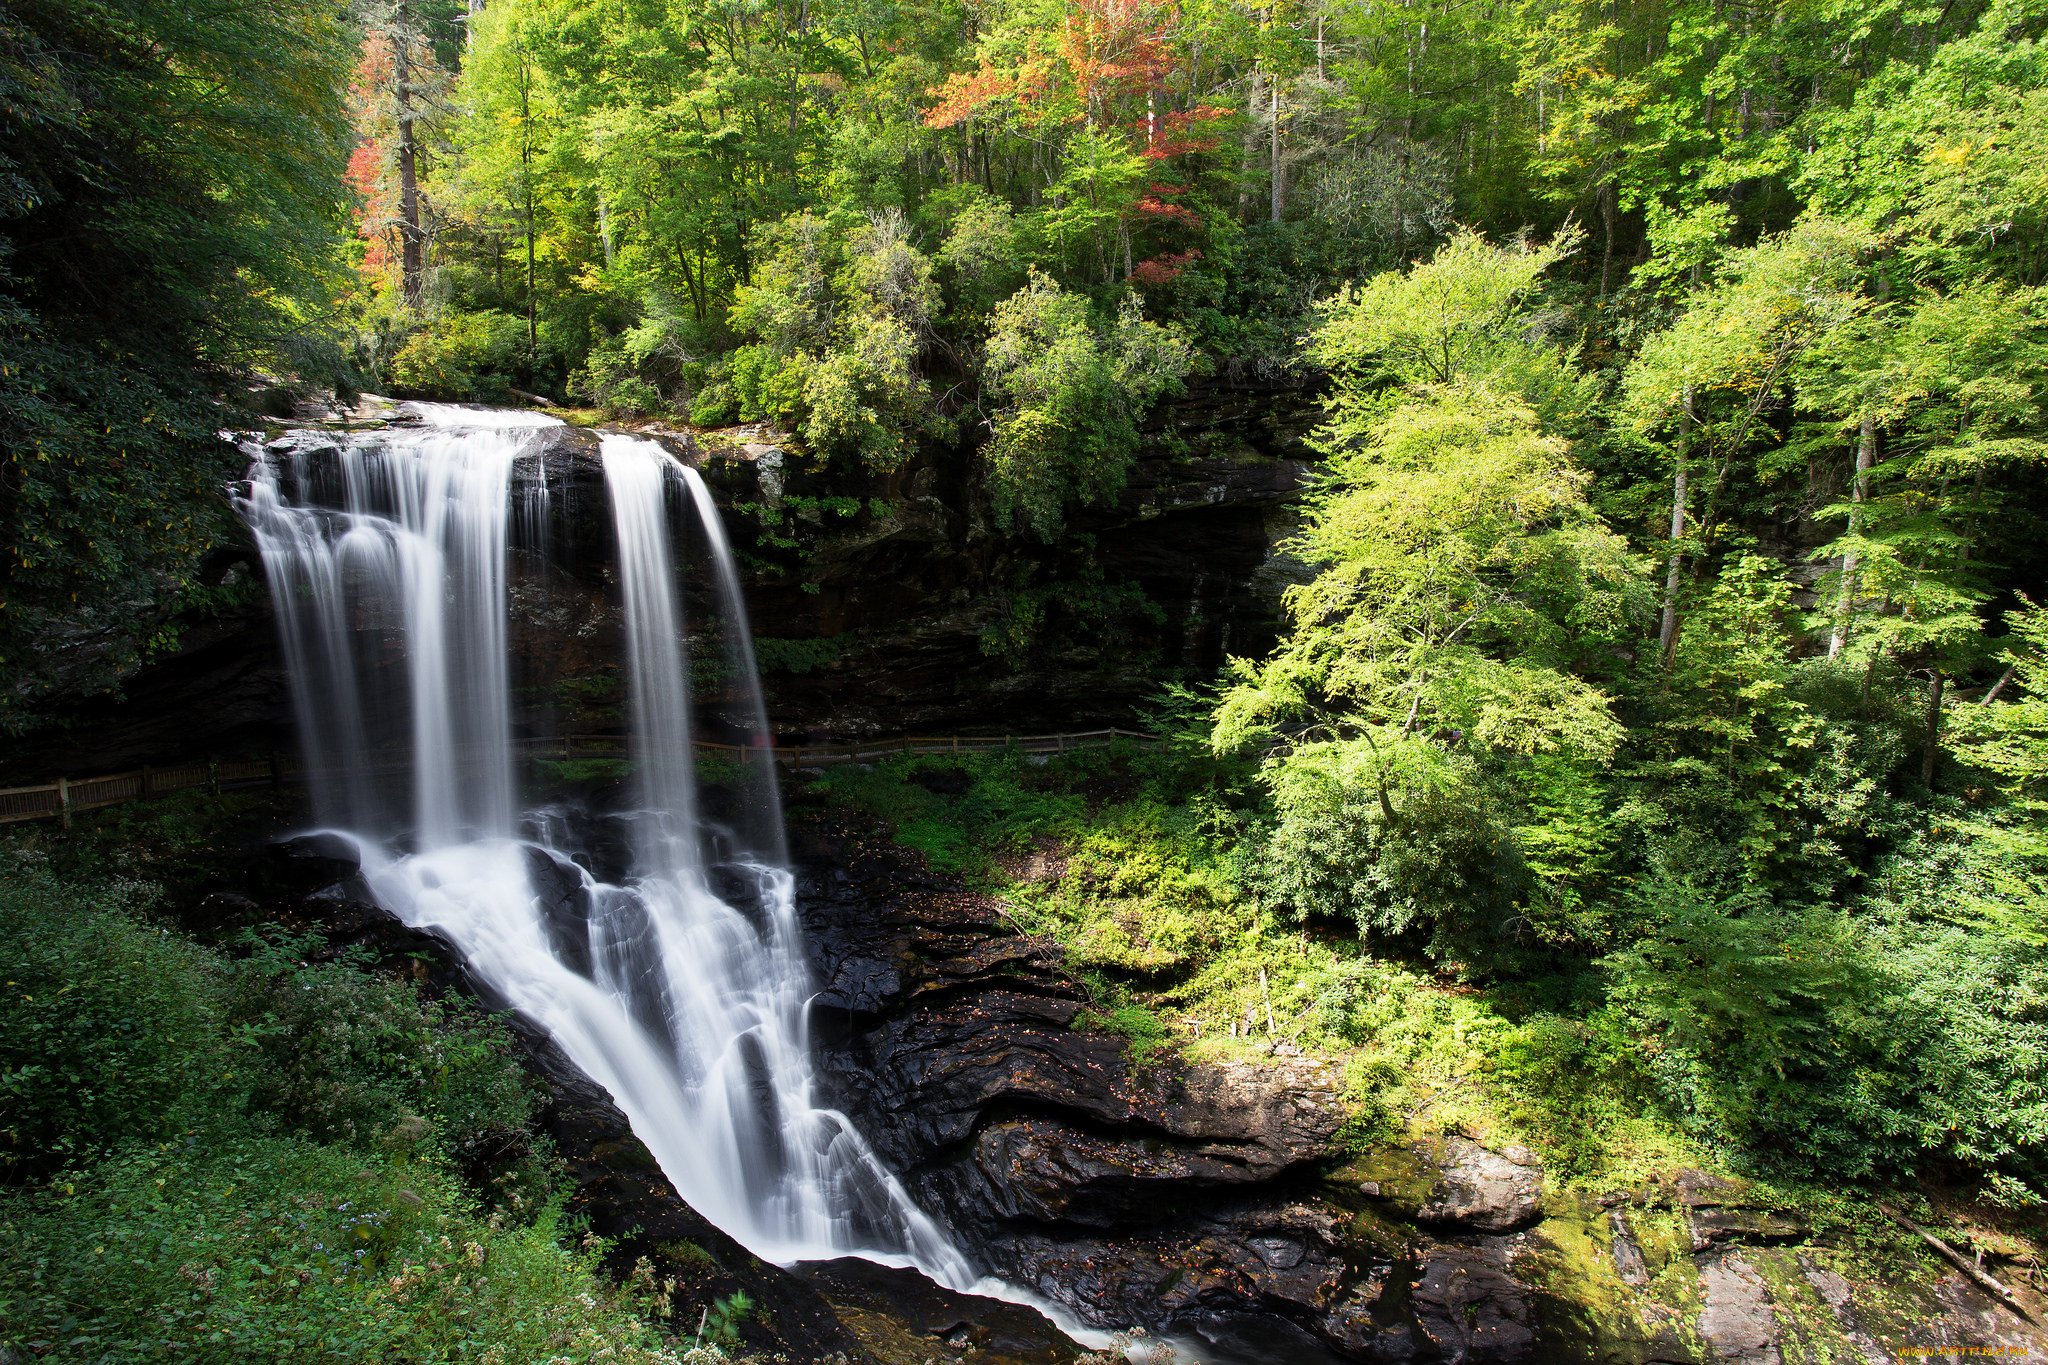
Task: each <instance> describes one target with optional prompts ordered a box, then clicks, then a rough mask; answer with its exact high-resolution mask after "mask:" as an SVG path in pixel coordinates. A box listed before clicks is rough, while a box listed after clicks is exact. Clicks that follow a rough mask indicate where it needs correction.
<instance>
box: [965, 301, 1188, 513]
mask: <svg viewBox="0 0 2048 1365" xmlns="http://www.w3.org/2000/svg"><path fill="white" fill-rule="evenodd" d="M1192 363H1193V357H1192V355H1191V354H1190V352H1189V350H1188V347H1187V344H1186V343H1185V342H1183V341H1182V340H1181V339H1180V338H1179V337H1178V336H1176V335H1174V334H1173V333H1172V332H1170V331H1168V330H1167V329H1165V328H1163V327H1161V326H1159V325H1158V324H1156V323H1151V322H1147V321H1145V320H1144V318H1143V316H1142V315H1141V314H1140V312H1139V306H1138V303H1137V301H1136V300H1135V299H1131V298H1128V297H1126V301H1125V303H1124V304H1123V306H1122V307H1121V308H1120V309H1119V311H1118V313H1117V316H1116V320H1115V321H1114V322H1113V323H1110V324H1109V325H1108V326H1106V327H1099V326H1098V325H1097V324H1096V322H1095V321H1094V319H1093V317H1092V316H1091V312H1090V309H1089V307H1088V300H1087V298H1086V297H1084V296H1082V295H1080V294H1074V293H1068V292H1066V291H1064V290H1062V289H1061V288H1060V287H1059V285H1058V284H1057V283H1055V282H1054V281H1053V280H1052V279H1051V278H1050V277H1049V276H1046V275H1044V274H1041V273H1039V272H1038V271H1036V270H1034V271H1033V272H1032V273H1031V278H1030V281H1029V282H1028V283H1027V284H1026V285H1025V286H1024V287H1023V288H1022V289H1019V290H1018V291H1017V292H1016V293H1015V294H1012V295H1011V296H1010V297H1009V298H1008V299H1006V300H1005V301H1004V302H1002V303H1001V304H999V305H997V307H996V310H995V313H994V315H993V317H992V318H991V319H990V324H989V335H988V347H987V351H986V354H985V358H984V362H983V381H984V382H985V383H986V385H987V386H988V391H989V395H990V397H991V398H992V399H993V400H994V403H995V405H996V412H995V416H994V417H993V419H991V422H990V428H991V430H992V432H993V435H992V436H991V438H990V440H989V443H988V445H987V447H986V448H985V449H984V451H983V458H984V459H985V460H986V462H987V465H988V472H989V486H990V493H991V496H992V499H993V501H994V503H995V509H996V516H997V517H998V519H1000V520H1001V521H1003V522H1004V523H1005V524H1013V523H1016V522H1022V523H1024V524H1025V525H1028V526H1030V527H1031V529H1032V530H1033V531H1035V532H1037V534H1038V535H1039V537H1040V538H1041V539H1044V540H1052V539H1053V538H1054V537H1056V536H1057V535H1058V534H1059V530H1060V526H1061V524H1062V522H1063V521H1064V519H1065V514H1066V508H1067V506H1068V504H1069V503H1071V502H1075V501H1079V502H1082V503H1093V502H1101V501H1104V500H1106V499H1108V498H1112V497H1114V496H1116V494H1117V493H1118V492H1119V491H1121V490H1122V488H1123V486H1124V478H1125V475H1126V474H1127V473H1128V471H1129V469H1130V465H1131V461H1132V460H1133V459H1134V458H1135V457H1136V455H1137V451H1138V421H1139V419H1140V418H1141V417H1143V416H1144V413H1145V410H1146V409H1147V408H1148V407H1150V406H1151V405H1152V403H1153V402H1154V401H1156V400H1157V399H1159V398H1160V397H1162V396H1163V395H1166V394H1169V393H1172V392H1175V391H1177V390H1178V389H1179V387H1180V382H1181V380H1182V379H1183V378H1185V377H1186V375H1187V373H1188V371H1189V369H1190V367H1191V365H1192Z"/></svg>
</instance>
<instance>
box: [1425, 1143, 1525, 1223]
mask: <svg viewBox="0 0 2048 1365" xmlns="http://www.w3.org/2000/svg"><path fill="white" fill-rule="evenodd" d="M1428 1155H1429V1156H1432V1157H1434V1158H1435V1164H1436V1165H1437V1167H1438V1168H1439V1169H1440V1170H1441V1171H1442V1172H1443V1175H1442V1178H1441V1179H1440V1180H1439V1181H1438V1183H1437V1185H1436V1187H1435V1188H1433V1189H1432V1190H1431V1191H1430V1193H1429V1198H1428V1200H1427V1201H1426V1202H1425V1203H1424V1204H1423V1205H1422V1206H1421V1208H1419V1209H1418V1210H1416V1217H1417V1219H1419V1220H1420V1221H1421V1222H1424V1223H1428V1224H1432V1225H1435V1226H1439V1227H1452V1228H1469V1229H1470V1230H1472V1231H1474V1232H1512V1231H1513V1230H1515V1229H1516V1228H1519V1227H1526V1226H1528V1225H1529V1224H1530V1223H1533V1222H1535V1221H1536V1220H1537V1219H1538V1218H1540V1217H1542V1216H1543V1169H1542V1166H1541V1164H1540V1163H1538V1161H1537V1160H1536V1157H1535V1155H1534V1154H1533V1153H1531V1152H1530V1151H1529V1149H1528V1148H1526V1147H1507V1148H1504V1149H1502V1150H1501V1151H1498V1152H1494V1151H1489V1150H1488V1149H1486V1148H1485V1147H1482V1146H1480V1145H1479V1144H1478V1143H1476V1142H1474V1141H1472V1140H1471V1139H1470V1138H1465V1137H1457V1136H1450V1137H1447V1138H1445V1139H1443V1140H1442V1142H1441V1143H1440V1144H1439V1145H1437V1146H1436V1148H1435V1150H1434V1151H1431V1152H1429V1153H1428Z"/></svg>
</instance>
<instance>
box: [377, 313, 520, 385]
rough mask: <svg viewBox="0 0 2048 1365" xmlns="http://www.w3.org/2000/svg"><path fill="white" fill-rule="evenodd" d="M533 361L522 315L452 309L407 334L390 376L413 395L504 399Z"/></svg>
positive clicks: (393, 363) (391, 366) (396, 383)
mask: <svg viewBox="0 0 2048 1365" xmlns="http://www.w3.org/2000/svg"><path fill="white" fill-rule="evenodd" d="M530 362H531V358H530V357H528V356H527V355H526V324H525V322H524V321H522V320H521V319H519V318H515V317H513V316H512V315H511V314H509V313H500V312H497V311H495V310H490V311H485V312H480V313H462V312H455V311H453V310H451V311H449V312H445V313H443V314H441V315H440V316H439V317H437V318H435V319H433V320H432V321H431V322H430V323H428V324H427V326H426V327H424V328H422V329H421V330H419V331H417V332H414V333H413V334H412V335H411V336H409V337H407V338H406V340H405V344H404V345H402V346H400V347H399V348H398V352H397V354H395V355H393V356H392V357H391V364H390V366H389V368H388V370H387V371H386V377H387V378H388V379H389V380H390V383H391V386H392V389H393V391H394V392H397V393H399V394H401V395H404V396H406V397H410V398H438V399H445V400H451V401H464V400H468V401H476V402H493V401H503V400H504V399H506V398H509V397H510V396H511V392H512V378H513V376H514V375H515V374H516V373H518V372H519V371H520V369H521V368H522V367H523V366H524V367H530Z"/></svg>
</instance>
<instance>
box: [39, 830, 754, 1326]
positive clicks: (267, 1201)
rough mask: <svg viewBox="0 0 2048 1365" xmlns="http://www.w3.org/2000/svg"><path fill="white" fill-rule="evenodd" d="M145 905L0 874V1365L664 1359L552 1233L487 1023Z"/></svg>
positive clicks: (303, 950) (293, 947)
mask: <svg viewBox="0 0 2048 1365" xmlns="http://www.w3.org/2000/svg"><path fill="white" fill-rule="evenodd" d="M157 814H158V815H159V816H160V817H161V816H162V815H163V814H164V812H158V813H157ZM198 842H200V843H203V842H204V840H203V839H201V840H199V841H198ZM16 851H17V852H19V851H21V850H19V849H17V850H16ZM32 861H33V860H32ZM42 861H48V860H47V859H45V860H42ZM153 896H154V892H153V889H152V888H151V887H149V886H148V885H146V884H142V883H138V882H134V881H123V880H101V881H99V882H97V883H80V882H75V881H61V880H59V879H58V878H56V877H55V876H53V875H51V873H50V872H49V871H48V870H47V869H46V868H44V867H40V866H22V865H21V864H20V863H19V861H17V866H16V867H15V869H13V870H11V871H9V872H6V873H4V874H0V981H4V983H5V985H4V994H0V1358H7V1359H12V1358H16V1356H17V1355H21V1356H23V1357H27V1356H32V1357H33V1358H35V1359H38V1360H50V1361H79V1362H84V1361H91V1362H96V1363H97V1362H106V1363H112V1362H123V1363H125V1362H131V1361H133V1362H142V1361H180V1362H185V1361H192V1362H223V1363H224V1362H229V1361H233V1362H245V1361H277V1362H285V1361H291V1362H312V1361H363V1362H369V1361H376V1362H387V1361H388V1362H413V1361H418V1362H426V1361H448V1360H457V1359H466V1360H476V1361H489V1362H494V1365H515V1363H516V1362H533V1365H541V1362H555V1363H556V1365H565V1363H568V1362H576V1363H580V1362H585V1361H599V1360H603V1361H619V1362H644V1363H645V1365H661V1363H662V1362H675V1361H678V1360H679V1359H683V1358H685V1353H684V1351H683V1348H682V1346H681V1345H679V1344H677V1343H676V1342H674V1341H673V1340H672V1339H670V1338H668V1337H667V1336H666V1335H665V1333H664V1331H663V1330H662V1329H661V1328H659V1327H658V1326H657V1325H656V1320H657V1319H658V1318H659V1317H660V1316H661V1315H663V1314H665V1313H667V1312H668V1311H669V1309H670V1307H671V1305H670V1303H669V1302H668V1293H669V1290H670V1288H671V1285H668V1284H663V1283H658V1282H656V1280H655V1279H654V1277H653V1274H652V1272H651V1270H648V1269H646V1268H645V1263H643V1268H642V1269H641V1270H640V1271H639V1272H637V1273H636V1274H635V1275H633V1276H631V1277H629V1278H628V1280H627V1282H626V1283H624V1284H616V1285H615V1284H611V1283H608V1282H607V1281H606V1280H605V1279H604V1278H603V1277H601V1276H600V1275H598V1274H597V1273H596V1269H597V1264H598V1261H599V1259H600V1258H601V1257H602V1255H603V1254H604V1252H605V1251H606V1249H607V1247H606V1244H605V1243H603V1242H601V1241H599V1240H598V1239H595V1238H592V1237H589V1236H585V1235H580V1229H578V1228H577V1227H575V1226H574V1225H573V1224H572V1223H571V1221H570V1220H569V1219H567V1218H566V1217H565V1214H564V1203H563V1201H564V1198H565V1196H566V1193H567V1191H566V1190H565V1189H564V1188H563V1186H562V1184H561V1181H560V1177H559V1174H558V1169H557V1166H558V1163H557V1162H556V1161H555V1160H554V1157H553V1153H552V1150H551V1149H550V1147H549V1144H548V1142H547V1140H546V1138H545V1136H544V1135H543V1134H541V1133H540V1132H539V1131H538V1129H537V1128H536V1127H535V1123H534V1115H535V1109H536V1097H535V1096H534V1095H533V1094H532V1093H531V1092H530V1090H529V1086H528V1083H527V1081H526V1080H525V1078H524V1073H523V1071H522V1070H521V1068H520V1066H519V1065H518V1062H517V1059H516V1056H515V1053H514V1050H513V1045H512V1041H511V1038H510V1035H509V1034H508V1033H507V1031H506V1030H505V1027H504V1025H503V1023H502V1022H501V1021H500V1020H498V1019H496V1018H493V1017H491V1016H488V1015H485V1014H483V1013H481V1012H479V1011H478V1010H476V1009H475V1008H474V1007H471V1006H469V1005H467V1004H465V1003H463V1002H460V1001H454V1000H451V1001H446V1002H442V1001H434V1000H429V999H427V998H425V997H423V996H422V995H420V994H419V993H418V991H416V990H415V989H414V988H413V987H412V986H411V985H409V984H407V983H403V982H400V981H397V980H394V979H390V978H387V977H382V976H378V975H373V974H371V973H369V972H367V971H365V970H362V969H360V968H359V967H358V966H357V965H355V964H353V963H350V962H346V961H343V962H325V963H321V962H316V961H313V960H311V958H310V955H309V954H310V950H311V949H313V948H314V947H315V946H316V945H315V942H314V941H313V940H310V939H308V940H295V939H292V938H289V937H278V936H271V937H263V936H259V935H253V934H251V935H245V936H244V938H243V939H242V941H241V942H240V943H239V944H237V945H235V946H234V948H233V949H232V950H230V951H213V950H210V949H207V948H204V947H201V946H200V945H198V944H196V943H194V942H192V941H191V940H189V939H188V938H186V937H185V936H184V935H182V934H180V933H178V932H176V931H175V930H173V929H171V928H169V927H167V926H166V925H163V924H160V923H157V922H154V921H153V920H152V919H151V918H150V910H149V907H150V904H151V902H152V899H153ZM690 1358H692V1359H696V1360H700V1361H710V1360H713V1359H718V1358H722V1357H720V1356H718V1355H717V1354H716V1353H715V1352H712V1351H704V1352H699V1353H697V1354H696V1355H695V1356H694V1357H690Z"/></svg>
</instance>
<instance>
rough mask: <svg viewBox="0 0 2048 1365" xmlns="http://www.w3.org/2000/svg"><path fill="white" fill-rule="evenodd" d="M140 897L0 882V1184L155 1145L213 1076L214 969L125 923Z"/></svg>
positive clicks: (218, 1051) (138, 891)
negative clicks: (134, 1145) (123, 1148)
mask: <svg viewBox="0 0 2048 1365" xmlns="http://www.w3.org/2000/svg"><path fill="white" fill-rule="evenodd" d="M147 895H148V889H147V888H145V887H141V886H139V885H136V884H134V883H118V882H117V883H114V884H112V885H111V886H108V887H106V888H103V889H101V890H98V891H96V892H91V893H84V892H79V891H76V890H74V889H72V888H68V887H65V886H63V885H61V884H59V883H58V882H56V881H55V880H54V879H52V878H50V877H48V876H47V875H40V874H30V875H25V876H24V875H18V876H15V877H9V878H0V983H4V984H0V991H4V994H0V1178H4V1179H6V1180H8V1181H10V1182H13V1181H24V1180H34V1179H40V1178H43V1177H47V1176H48V1175H50V1174H51V1173H52V1172H53V1171H56V1170H57V1169H59V1168H61V1167H63V1166H65V1165H66V1164H68V1163H73V1162H77V1161H81V1160H86V1159H90V1158H93V1157H97V1156H101V1155H104V1154H105V1153H107V1152H109V1151H111V1150H113V1149H114V1148H115V1147H118V1146H120V1145H121V1144H123V1143H126V1142H131V1141H151V1140H154V1139H157V1138H160V1137H163V1136H164V1135H166V1134H167V1133H169V1132H171V1131H172V1130H173V1129H175V1128H176V1127H177V1126H178V1125H179V1122H180V1119H179V1111H180V1106H181V1103H182V1102H183V1101H184V1099H185V1097H187V1096H188V1095H189V1094H191V1093H192V1092H194V1091H196V1090H201V1089H204V1088H206V1087H207V1086H209V1085H210V1084H212V1083H213V1081H214V1078H215V1077H216V1076H218V1075H219V1074H220V1073H221V1072H222V1071H223V1070H225V1069H226V1068H225V1067H223V1066H222V1059H223V1056H224V1052H225V1049H224V1048H223V1047H222V1045H221V1040H220V1035H219V1028H220V1024H221V1019H220V1014H219V1008H218V1000H217V991H218V988H219V978H220V975H221V974H220V972H219V969H218V967H217V965H216V964H215V963H214V962H213V961H212V960H211V959H210V957H209V955H208V954H206V953H205V952H203V951H202V950H200V949H198V948H195V947H194V946H192V945H191V944H190V943H188V942H186V941H185V940H183V939H181V938H178V937H176V936H174V935H170V934H167V933H164V932H162V931H160V930H157V929H153V928H150V927H148V926H147V925H144V924H142V923H140V922H138V921H137V920H136V919H135V918H134V917H133V914H132V911H133V908H134V907H135V906H136V905H137V904H138V903H140V902H142V901H143V900H144V899H146V897H147Z"/></svg>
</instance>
